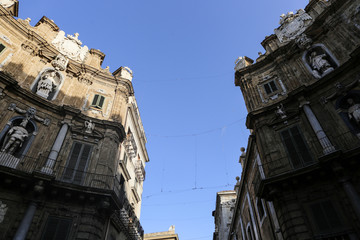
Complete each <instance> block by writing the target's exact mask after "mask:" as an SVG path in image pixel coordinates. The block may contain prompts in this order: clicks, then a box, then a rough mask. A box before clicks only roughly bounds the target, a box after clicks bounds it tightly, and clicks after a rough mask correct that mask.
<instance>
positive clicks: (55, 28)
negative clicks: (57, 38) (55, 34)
mask: <svg viewBox="0 0 360 240" xmlns="http://www.w3.org/2000/svg"><path fill="white" fill-rule="evenodd" d="M42 23H46V24H47V25H49V26H50V27H51V29H52V30H53V31H59V27H58V26H57V25H56V24H55V23H54V21H53V20H51V19H49V18H47V17H46V16H43V17H42V18H41V19H40V20H39V21H38V22H37V23H36V25H35V27H37V26H39V25H40V24H42Z"/></svg>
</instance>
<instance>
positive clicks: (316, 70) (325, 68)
mask: <svg viewBox="0 0 360 240" xmlns="http://www.w3.org/2000/svg"><path fill="white" fill-rule="evenodd" d="M327 58H328V56H327V55H326V54H325V53H317V52H316V51H313V52H312V53H311V54H310V57H309V62H310V66H311V68H312V72H313V75H314V76H315V77H316V78H321V77H323V76H325V75H326V74H328V73H330V72H331V71H333V70H334V68H333V67H332V66H331V64H330V62H329V61H328V60H327Z"/></svg>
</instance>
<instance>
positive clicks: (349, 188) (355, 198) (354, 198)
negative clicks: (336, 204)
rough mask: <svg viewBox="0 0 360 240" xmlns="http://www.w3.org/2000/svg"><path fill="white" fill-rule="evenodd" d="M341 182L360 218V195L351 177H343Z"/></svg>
mask: <svg viewBox="0 0 360 240" xmlns="http://www.w3.org/2000/svg"><path fill="white" fill-rule="evenodd" d="M340 182H341V183H342V185H343V188H344V190H345V193H346V195H347V196H348V198H349V200H350V202H351V205H352V206H353V209H354V211H355V213H356V216H357V218H358V219H360V196H359V194H358V192H357V191H356V189H355V188H354V186H353V184H352V183H351V182H350V181H349V179H342V180H340Z"/></svg>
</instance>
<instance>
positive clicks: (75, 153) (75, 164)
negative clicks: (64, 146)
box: [63, 142, 92, 184]
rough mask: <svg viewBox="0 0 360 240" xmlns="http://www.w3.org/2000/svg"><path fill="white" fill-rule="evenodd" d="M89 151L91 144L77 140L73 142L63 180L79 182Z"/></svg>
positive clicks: (82, 175)
mask: <svg viewBox="0 0 360 240" xmlns="http://www.w3.org/2000/svg"><path fill="white" fill-rule="evenodd" d="M91 151H92V146H91V145H88V144H83V143H79V142H75V143H74V144H73V146H72V150H71V153H70V156H69V159H68V162H67V166H66V168H65V170H64V175H63V180H64V181H66V182H71V183H74V184H81V182H82V179H83V177H84V175H85V173H84V171H85V169H86V166H87V162H88V159H89V158H90V155H91Z"/></svg>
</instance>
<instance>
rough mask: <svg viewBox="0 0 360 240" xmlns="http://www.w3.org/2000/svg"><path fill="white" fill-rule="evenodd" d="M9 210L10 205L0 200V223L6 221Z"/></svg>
mask: <svg viewBox="0 0 360 240" xmlns="http://www.w3.org/2000/svg"><path fill="white" fill-rule="evenodd" d="M7 210H8V207H7V206H6V204H5V203H2V202H1V201H0V223H2V222H3V221H4V218H5V214H6V212H7Z"/></svg>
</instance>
